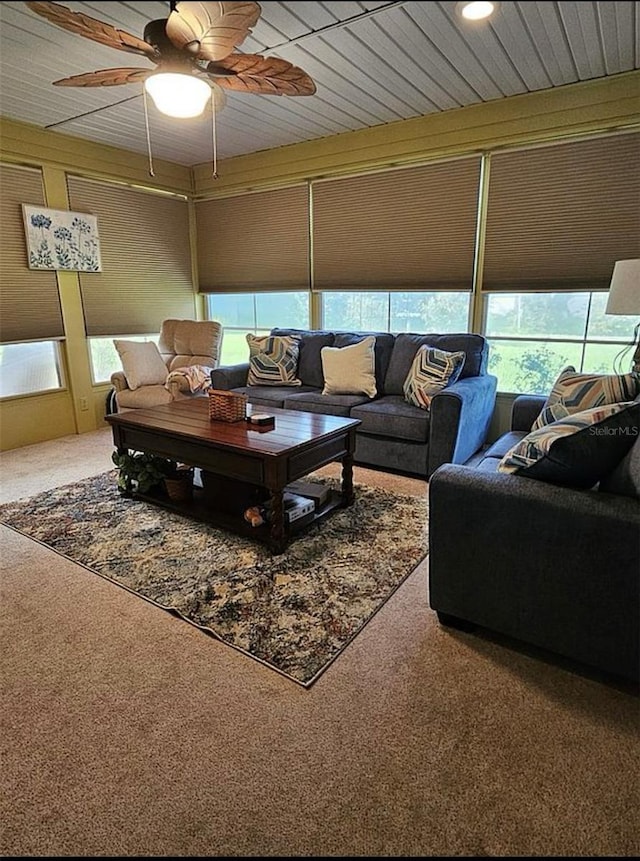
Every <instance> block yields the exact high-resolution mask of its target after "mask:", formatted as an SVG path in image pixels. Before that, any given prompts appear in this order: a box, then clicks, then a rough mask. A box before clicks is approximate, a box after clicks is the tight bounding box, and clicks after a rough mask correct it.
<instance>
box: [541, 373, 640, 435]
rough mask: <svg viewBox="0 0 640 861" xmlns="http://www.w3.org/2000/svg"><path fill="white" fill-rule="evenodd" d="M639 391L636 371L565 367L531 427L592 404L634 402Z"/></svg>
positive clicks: (576, 411)
mask: <svg viewBox="0 0 640 861" xmlns="http://www.w3.org/2000/svg"><path fill="white" fill-rule="evenodd" d="M639 392H640V384H639V383H638V380H637V379H636V377H635V376H634V375H633V374H579V373H576V372H575V369H573V368H565V369H564V371H562V373H561V374H560V376H559V377H558V379H557V380H556V381H555V383H554V384H553V388H552V389H551V394H550V395H549V397H548V398H547V400H546V401H545V403H544V406H543V407H542V410H541V412H540V415H539V416H538V418H537V419H536V420H535V421H534V423H533V425H532V426H531V430H538V428H541V427H544V426H545V425H548V424H551V423H552V422H556V421H558V420H559V419H563V418H566V416H570V415H573V414H574V413H580V412H582V411H583V410H588V409H591V407H601V406H604V405H605V404H619V403H622V402H624V401H632V400H633V399H634V398H635V397H636V395H637V394H638V393H639Z"/></svg>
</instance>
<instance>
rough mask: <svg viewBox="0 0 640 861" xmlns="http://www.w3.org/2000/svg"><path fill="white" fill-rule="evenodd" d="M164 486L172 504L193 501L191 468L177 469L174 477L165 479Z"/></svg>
mask: <svg viewBox="0 0 640 861" xmlns="http://www.w3.org/2000/svg"><path fill="white" fill-rule="evenodd" d="M164 486H165V488H166V490H167V493H168V495H169V499H172V500H173V501H174V502H189V501H190V500H191V499H193V467H187V466H183V467H178V471H177V474H176V475H175V476H173V477H169V476H167V477H166V478H165V480H164Z"/></svg>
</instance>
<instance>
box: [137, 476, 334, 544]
mask: <svg viewBox="0 0 640 861" xmlns="http://www.w3.org/2000/svg"><path fill="white" fill-rule="evenodd" d="M285 489H286V488H285ZM133 498H134V499H140V500H143V501H144V502H151V503H153V504H154V505H159V506H161V507H162V508H166V509H168V510H169V511H173V512H175V513H176V514H181V515H184V516H185V517H190V518H193V519H194V520H199V521H202V522H204V523H210V524H211V525H212V526H216V527H219V528H221V529H225V530H227V531H228V532H233V533H234V534H236V535H242V536H244V537H246V538H252V539H255V540H256V541H260V542H262V543H264V544H267V545H272V536H271V531H270V527H269V524H268V523H265V524H263V525H262V526H251V525H250V524H249V523H247V522H246V520H244V518H243V516H242V514H229V513H228V512H226V511H221V510H219V509H217V508H216V507H215V506H213V505H212V504H211V501H210V499H207V500H205V499H204V496H203V492H202V489H201V488H199V487H197V486H196V487H194V489H193V498H192V499H190V500H187V501H184V502H182V501H180V502H179V501H176V500H173V499H171V498H170V497H169V496H168V495H165V494H160V493H158V494H154V493H138V492H137V491H136V492H134V493H133ZM344 505H345V502H344V497H343V494H342V493H341V492H340V491H338V490H331V491H330V492H329V497H328V499H327V501H326V502H325V503H324V504H323V505H322V506H321V507H320V508H318V509H317V510H316V511H315V512H314V515H313V518H312V519H311V520H309V519H307V518H302V519H301V520H302V522H301V523H297V522H296V521H294V522H293V523H291V524H289V525H287V526H286V527H285V538H286V541H287V543H288V541H289V540H290V539H292V538H294V537H295V536H296V535H299V534H300V533H301V532H304V531H305V530H306V529H308V528H309V526H312V525H313V524H314V523H318V522H319V521H321V520H324V519H325V518H326V517H327V516H328V515H329V514H331V512H332V511H335V509H336V508H343V507H344ZM283 549H284V548H273V547H272V550H274V551H280V552H282V550H283Z"/></svg>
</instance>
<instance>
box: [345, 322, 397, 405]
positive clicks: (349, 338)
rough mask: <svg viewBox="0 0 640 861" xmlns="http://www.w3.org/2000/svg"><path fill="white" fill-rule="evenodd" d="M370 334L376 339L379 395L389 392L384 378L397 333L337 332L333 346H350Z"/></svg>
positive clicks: (375, 351) (375, 349) (377, 387)
mask: <svg viewBox="0 0 640 861" xmlns="http://www.w3.org/2000/svg"><path fill="white" fill-rule="evenodd" d="M370 335H373V336H374V338H375V339H376V345H375V348H374V353H375V357H376V372H375V373H376V389H377V392H378V395H382V394H389V392H387V391H386V390H385V388H384V380H385V377H386V375H387V369H388V367H389V360H390V359H391V352H392V350H393V345H394V342H395V335H391V334H390V333H389V332H336V333H335V340H334V342H333V346H334V347H348V346H350V345H351V344H357V343H358V342H360V341H362V340H363V338H368V337H369V336H370ZM407 370H408V369H407ZM405 377H406V374H405ZM403 382H404V380H403ZM400 394H402V389H400Z"/></svg>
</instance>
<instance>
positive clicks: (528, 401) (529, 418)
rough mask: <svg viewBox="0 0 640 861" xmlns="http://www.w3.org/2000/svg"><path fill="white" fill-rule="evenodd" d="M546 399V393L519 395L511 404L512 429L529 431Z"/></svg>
mask: <svg viewBox="0 0 640 861" xmlns="http://www.w3.org/2000/svg"><path fill="white" fill-rule="evenodd" d="M545 401H546V398H545V397H544V395H518V397H517V398H516V399H515V401H514V402H513V404H512V406H511V430H513V431H526V432H527V433H529V431H530V430H531V425H532V424H533V423H534V421H535V420H536V419H537V418H538V416H539V415H540V411H541V410H542V407H543V406H544V403H545Z"/></svg>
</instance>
